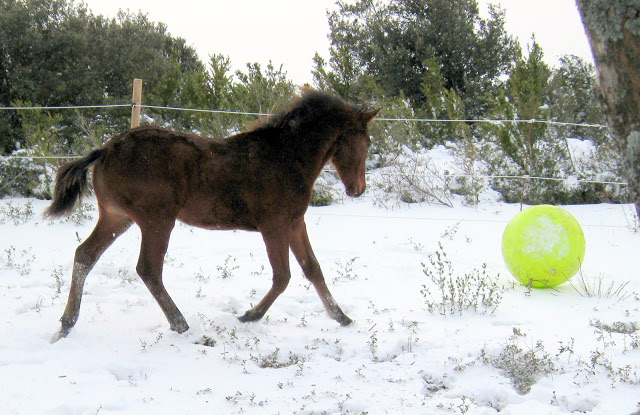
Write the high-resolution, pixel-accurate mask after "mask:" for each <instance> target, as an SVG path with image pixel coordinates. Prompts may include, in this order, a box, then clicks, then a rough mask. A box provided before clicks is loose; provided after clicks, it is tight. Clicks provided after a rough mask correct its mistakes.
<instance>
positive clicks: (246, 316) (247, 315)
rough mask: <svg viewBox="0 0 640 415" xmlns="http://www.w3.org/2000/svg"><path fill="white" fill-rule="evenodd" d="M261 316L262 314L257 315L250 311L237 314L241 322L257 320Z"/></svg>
mask: <svg viewBox="0 0 640 415" xmlns="http://www.w3.org/2000/svg"><path fill="white" fill-rule="evenodd" d="M261 318H262V316H258V315H256V314H255V313H252V312H251V311H247V312H246V313H244V314H243V315H241V316H239V317H238V320H240V321H241V322H242V323H251V322H252V321H258V320H260V319H261Z"/></svg>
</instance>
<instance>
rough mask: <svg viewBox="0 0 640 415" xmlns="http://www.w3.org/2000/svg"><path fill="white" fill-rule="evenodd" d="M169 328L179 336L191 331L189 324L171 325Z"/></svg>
mask: <svg viewBox="0 0 640 415" xmlns="http://www.w3.org/2000/svg"><path fill="white" fill-rule="evenodd" d="M169 328H170V329H171V330H172V331H175V332H177V333H179V334H182V333H184V332H185V331H187V330H189V325H188V324H187V323H184V324H171V325H169Z"/></svg>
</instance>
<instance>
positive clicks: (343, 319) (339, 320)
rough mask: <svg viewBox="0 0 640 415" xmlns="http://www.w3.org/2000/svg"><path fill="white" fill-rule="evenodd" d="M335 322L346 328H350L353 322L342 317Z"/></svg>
mask: <svg viewBox="0 0 640 415" xmlns="http://www.w3.org/2000/svg"><path fill="white" fill-rule="evenodd" d="M337 321H338V323H340V325H341V326H342V327H347V326H350V325H351V324H353V320H351V319H350V318H349V317H347V316H344V315H343V316H342V317H340V318H339V319H338V320H337Z"/></svg>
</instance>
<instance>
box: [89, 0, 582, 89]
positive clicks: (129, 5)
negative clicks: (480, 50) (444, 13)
mask: <svg viewBox="0 0 640 415" xmlns="http://www.w3.org/2000/svg"><path fill="white" fill-rule="evenodd" d="M84 2H85V3H86V4H87V5H88V7H89V9H91V10H92V11H93V13H94V14H102V15H105V16H109V17H112V16H115V15H116V14H117V12H118V10H120V9H123V10H130V11H132V12H137V11H139V10H141V11H143V12H144V13H147V14H148V15H149V18H150V19H151V20H153V21H156V22H163V23H165V24H166V25H167V26H168V30H169V32H170V33H171V34H172V35H173V36H176V37H182V38H184V39H185V40H186V41H187V44H189V45H191V46H193V47H195V48H196V50H197V51H198V54H199V55H200V57H201V58H202V59H203V60H205V61H206V60H208V56H209V55H211V54H213V53H222V54H224V55H227V56H229V58H230V59H231V63H232V65H233V66H234V68H235V69H240V68H244V65H245V64H246V63H247V62H259V63H260V64H262V65H266V64H267V63H268V62H269V60H271V61H272V62H273V63H274V64H275V65H280V64H282V65H283V67H284V69H285V70H286V71H287V73H288V76H289V78H290V79H292V80H293V81H294V82H296V83H298V84H302V83H305V82H309V83H310V82H311V79H312V78H311V69H312V66H313V61H312V59H313V56H314V54H315V52H319V53H320V54H321V55H322V56H324V57H328V48H329V41H328V40H327V34H328V33H329V27H328V24H327V17H326V13H327V10H328V9H331V10H333V9H334V8H335V7H336V6H335V0H266V1H265V0H224V1H218V0H178V1H176V0H84ZM488 2H489V1H487V0H479V3H480V5H481V10H482V11H483V13H485V15H486V11H487V6H486V4H487V3H488ZM491 2H492V3H494V4H500V5H502V7H503V8H504V9H505V10H506V13H507V30H508V32H509V33H510V34H512V35H514V36H516V37H518V38H519V39H520V41H521V42H522V44H523V47H526V44H527V42H529V41H530V39H531V35H532V34H533V33H535V35H536V40H537V42H538V43H539V44H540V45H541V46H542V50H543V51H544V53H545V58H546V60H547V62H548V63H550V64H552V65H554V64H555V63H556V62H557V58H558V56H561V55H564V54H574V55H578V56H580V57H582V58H583V59H587V60H589V61H591V60H592V58H591V51H590V49H589V44H588V42H587V39H586V36H585V34H584V29H583V27H582V23H581V21H580V16H579V15H578V12H577V9H576V6H575V1H574V0H491Z"/></svg>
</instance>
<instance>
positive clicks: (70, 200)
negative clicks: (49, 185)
mask: <svg viewBox="0 0 640 415" xmlns="http://www.w3.org/2000/svg"><path fill="white" fill-rule="evenodd" d="M104 152H105V149H104V148H99V149H97V150H93V151H92V152H91V153H89V154H87V155H86V156H84V157H83V158H81V159H79V160H75V161H72V162H69V163H66V164H63V165H62V166H61V167H60V169H59V170H58V174H57V175H56V184H55V187H54V189H53V200H52V201H51V205H49V207H48V208H47V209H46V210H45V211H44V214H43V216H44V217H45V218H48V219H55V218H59V217H62V216H66V215H69V214H70V213H71V212H72V211H73V208H74V206H75V205H76V203H77V202H78V201H79V200H80V199H81V198H82V196H83V195H84V194H85V193H87V188H88V186H87V170H89V167H91V165H93V164H94V163H96V162H98V161H100V160H102V158H103V157H104Z"/></svg>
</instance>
